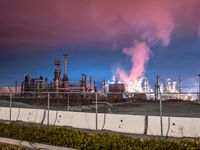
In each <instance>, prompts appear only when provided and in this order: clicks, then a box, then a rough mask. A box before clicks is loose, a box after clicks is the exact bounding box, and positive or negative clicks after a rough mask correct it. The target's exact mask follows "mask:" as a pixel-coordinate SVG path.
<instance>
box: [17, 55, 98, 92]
mask: <svg viewBox="0 0 200 150" xmlns="http://www.w3.org/2000/svg"><path fill="white" fill-rule="evenodd" d="M67 59H68V55H67V54H64V73H63V76H62V78H61V70H60V60H55V63H54V65H55V70H54V78H53V81H48V80H47V77H45V78H43V77H42V76H40V77H39V78H30V76H29V75H28V74H25V75H24V79H23V81H22V85H21V92H22V93H26V92H92V91H97V87H96V82H95V81H94V85H93V87H92V77H91V76H90V77H89V84H87V78H86V74H84V73H82V74H81V80H80V81H79V83H72V82H70V81H69V78H68V75H67Z"/></svg>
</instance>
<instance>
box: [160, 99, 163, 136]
mask: <svg viewBox="0 0 200 150" xmlns="http://www.w3.org/2000/svg"><path fill="white" fill-rule="evenodd" d="M160 130H161V131H160V133H161V137H163V120H162V98H160Z"/></svg>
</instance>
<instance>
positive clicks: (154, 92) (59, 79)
mask: <svg viewBox="0 0 200 150" xmlns="http://www.w3.org/2000/svg"><path fill="white" fill-rule="evenodd" d="M63 58H64V59H63V60H64V61H63V62H64V65H63V66H64V68H63V74H61V68H60V65H61V61H60V60H59V59H57V60H55V62H54V65H55V69H54V72H53V73H52V74H54V78H53V80H51V81H50V80H48V78H47V77H43V76H39V77H38V78H31V77H30V76H29V74H24V78H23V80H22V81H20V84H21V85H20V87H19V85H17V84H15V86H14V87H11V88H10V89H12V93H18V94H19V93H20V94H21V96H26V95H27V93H42V92H43V93H44V92H52V93H57V94H56V97H60V98H62V97H63V95H62V94H60V95H59V94H58V93H65V92H66V93H69V92H71V93H72V92H73V93H83V94H84V93H91V94H92V93H95V92H97V93H98V94H99V95H100V97H101V100H102V101H108V102H119V101H121V102H123V101H128V100H132V99H134V100H135V101H149V100H151V101H153V100H156V99H162V100H163V101H164V100H177V99H179V100H194V99H197V97H195V96H191V95H190V93H188V94H187V93H184V92H182V89H181V86H180V84H181V82H180V81H179V82H178V89H177V82H175V81H173V80H171V79H167V81H165V82H164V83H161V81H160V79H159V77H157V78H156V82H155V86H152V84H150V81H149V80H148V79H147V78H144V77H143V78H141V79H139V80H138V82H137V83H132V81H129V82H128V83H126V82H123V81H120V80H119V79H117V77H116V76H115V75H113V76H112V79H111V81H109V80H103V81H102V82H101V86H97V82H96V81H94V80H92V76H91V75H88V76H87V75H86V74H85V73H82V74H81V75H80V80H79V81H77V82H72V81H70V77H68V70H67V64H68V54H64V57H63ZM18 83H19V82H18ZM63 98H64V97H63Z"/></svg>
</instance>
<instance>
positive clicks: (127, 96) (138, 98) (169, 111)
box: [0, 85, 200, 137]
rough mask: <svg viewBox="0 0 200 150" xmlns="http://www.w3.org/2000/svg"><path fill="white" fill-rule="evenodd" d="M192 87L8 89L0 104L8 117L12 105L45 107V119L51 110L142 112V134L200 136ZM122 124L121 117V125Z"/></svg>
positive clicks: (198, 104)
mask: <svg viewBox="0 0 200 150" xmlns="http://www.w3.org/2000/svg"><path fill="white" fill-rule="evenodd" d="M190 88H191V87H190ZM172 89H173V88H172ZM191 89H193V90H192V91H191V90H190V91H188V87H186V86H182V87H179V90H175V91H169V90H168V89H165V91H164V90H163V89H162V88H161V86H157V85H156V86H155V89H154V90H153V91H149V92H107V91H106V92H105V91H104V92H21V93H12V92H10V93H0V107H7V108H9V111H10V113H9V120H12V114H13V113H12V109H13V108H26V109H27V108H28V109H44V110H46V111H47V120H49V118H50V115H51V114H50V113H49V111H50V110H51V111H68V112H86V113H96V121H97V120H98V114H118V115H133V116H144V123H143V124H144V132H143V133H144V134H149V135H161V136H177V135H178V136H179V137H184V136H186V137H191V136H192V137H199V136H200V94H199V89H198V86H193V87H192V88H191ZM48 122H49V121H47V124H48ZM97 124H98V123H96V125H97ZM124 124H125V123H124V122H123V119H121V120H120V128H122V127H121V126H123V125H124ZM136 124H137V122H136ZM96 129H97V127H96ZM191 133H192V135H190V134H191Z"/></svg>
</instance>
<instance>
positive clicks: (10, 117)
mask: <svg viewBox="0 0 200 150" xmlns="http://www.w3.org/2000/svg"><path fill="white" fill-rule="evenodd" d="M9 120H10V122H11V120H12V93H10V116H9Z"/></svg>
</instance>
